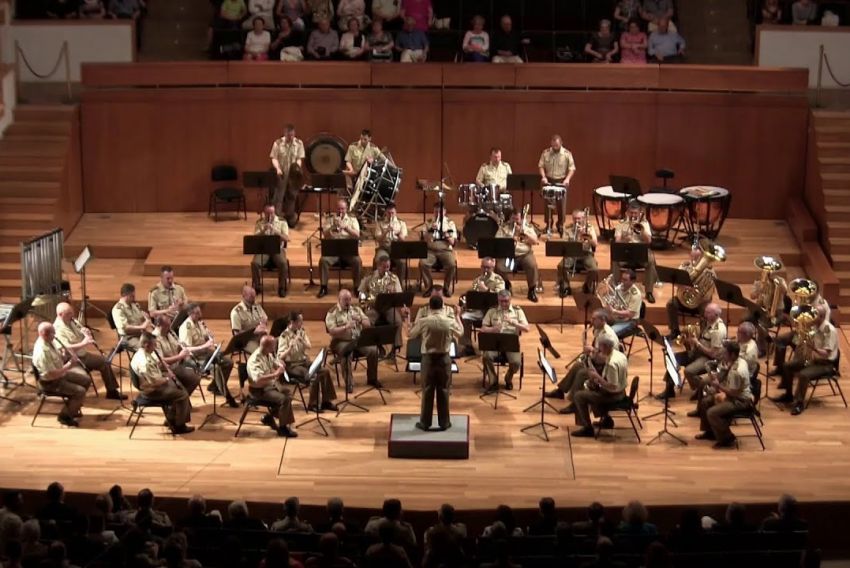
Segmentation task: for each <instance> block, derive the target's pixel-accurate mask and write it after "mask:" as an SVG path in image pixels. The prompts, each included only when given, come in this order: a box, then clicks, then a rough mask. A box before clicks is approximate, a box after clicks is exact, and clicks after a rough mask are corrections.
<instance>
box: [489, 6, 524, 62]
mask: <svg viewBox="0 0 850 568" xmlns="http://www.w3.org/2000/svg"><path fill="white" fill-rule="evenodd" d="M513 27H514V23H513V20H511V17H510V16H508V15H507V14H505V15H504V16H502V18H501V19H500V20H499V29H498V30H496V31H495V32H493V45H492V51H493V57H492V59H491V61H492V62H493V63H522V62H523V60H522V57H520V55H519V53H520V49H521V44H522V41H521V40H520V37H519V34H518V33H516V32H515V31H514V29H513Z"/></svg>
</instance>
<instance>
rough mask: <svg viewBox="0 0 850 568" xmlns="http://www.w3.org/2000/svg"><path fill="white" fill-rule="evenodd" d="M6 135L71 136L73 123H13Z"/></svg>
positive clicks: (32, 121)
mask: <svg viewBox="0 0 850 568" xmlns="http://www.w3.org/2000/svg"><path fill="white" fill-rule="evenodd" d="M6 133H7V134H9V135H19V134H20V135H27V136H64V137H66V138H67V137H68V136H70V135H71V123H70V122H69V121H61V122H59V121H56V122H45V121H35V120H22V121H20V122H19V121H17V120H16V121H15V122H13V123H12V124H11V125H10V126H9V128H8V129H6Z"/></svg>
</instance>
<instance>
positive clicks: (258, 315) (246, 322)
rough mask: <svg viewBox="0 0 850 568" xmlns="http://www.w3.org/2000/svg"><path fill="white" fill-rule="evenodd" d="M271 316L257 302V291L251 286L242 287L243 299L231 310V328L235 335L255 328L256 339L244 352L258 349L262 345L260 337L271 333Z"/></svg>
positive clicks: (249, 353) (248, 344) (247, 352)
mask: <svg viewBox="0 0 850 568" xmlns="http://www.w3.org/2000/svg"><path fill="white" fill-rule="evenodd" d="M268 323H269V316H267V315H266V310H264V309H263V306H261V305H259V304H258V303H257V291H256V290H254V289H253V288H251V287H250V286H247V285H245V286H243V287H242V301H240V302H239V303H238V304H236V305H235V306H233V309H232V310H230V329H231V330H232V331H233V335H236V334H238V333H243V332H245V331H248V330H249V329H252V330H254V339H251V340H250V341H248V343H246V344H245V347H244V348H243V349H242V351H243V352H245V353H246V354H248V355H249V356H250V355H251V353H253V352H254V351H256V350H257V347H259V346H260V338H261V337H262V336H264V335H266V334H268V333H269V327H268Z"/></svg>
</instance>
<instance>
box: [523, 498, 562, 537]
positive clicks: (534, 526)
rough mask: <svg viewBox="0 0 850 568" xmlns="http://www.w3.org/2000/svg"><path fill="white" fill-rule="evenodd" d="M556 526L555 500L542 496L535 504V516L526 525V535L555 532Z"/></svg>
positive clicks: (551, 533)
mask: <svg viewBox="0 0 850 568" xmlns="http://www.w3.org/2000/svg"><path fill="white" fill-rule="evenodd" d="M557 526H558V509H557V508H556V507H555V500H554V499H552V498H551V497H543V498H542V499H540V502H539V503H538V504H537V518H536V519H535V520H534V522H532V523H531V524H530V525H528V536H548V535H554V534H555V527H557Z"/></svg>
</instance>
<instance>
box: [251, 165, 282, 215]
mask: <svg viewBox="0 0 850 568" xmlns="http://www.w3.org/2000/svg"><path fill="white" fill-rule="evenodd" d="M277 178H278V176H277V172H276V171H275V170H274V169H273V168H270V169H268V170H266V171H262V172H261V171H256V172H242V187H250V188H254V189H265V190H267V191H268V194H267V195H266V199H265V201H264V202H263V206H265V205H266V204H267V203H271V202H272V199H273V198H274V190H275V188H276V187H277ZM260 210H262V207H260Z"/></svg>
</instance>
